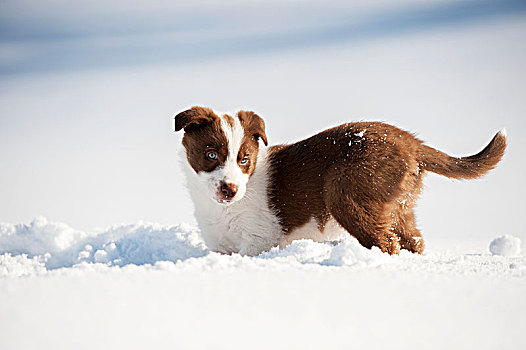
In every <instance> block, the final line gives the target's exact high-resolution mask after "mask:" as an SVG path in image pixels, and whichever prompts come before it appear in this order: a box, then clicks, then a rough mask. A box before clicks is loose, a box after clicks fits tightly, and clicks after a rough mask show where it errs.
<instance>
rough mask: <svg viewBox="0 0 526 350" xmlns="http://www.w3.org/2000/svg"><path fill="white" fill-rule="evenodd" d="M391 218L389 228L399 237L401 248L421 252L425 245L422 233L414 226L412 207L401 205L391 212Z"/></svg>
mask: <svg viewBox="0 0 526 350" xmlns="http://www.w3.org/2000/svg"><path fill="white" fill-rule="evenodd" d="M393 219H394V220H393V222H392V224H391V230H392V231H393V232H394V233H395V234H396V235H397V236H399V237H400V246H401V248H402V249H405V250H409V251H410V252H412V253H418V254H422V253H423V252H424V247H425V245H424V240H423V238H422V234H421V233H420V231H419V230H418V229H417V228H416V222H415V213H414V211H413V207H409V208H405V207H403V205H401V206H400V208H398V209H397V210H396V211H394V212H393Z"/></svg>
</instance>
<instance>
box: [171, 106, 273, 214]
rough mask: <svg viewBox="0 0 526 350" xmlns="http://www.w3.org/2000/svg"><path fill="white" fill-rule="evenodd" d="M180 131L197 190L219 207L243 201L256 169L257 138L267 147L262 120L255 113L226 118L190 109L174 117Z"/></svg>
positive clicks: (206, 111)
mask: <svg viewBox="0 0 526 350" xmlns="http://www.w3.org/2000/svg"><path fill="white" fill-rule="evenodd" d="M181 129H184V132H185V134H184V137H183V146H184V147H185V149H186V158H187V161H188V163H189V165H190V166H191V167H192V169H193V170H194V172H195V180H197V183H198V187H199V189H200V190H201V191H203V192H204V193H205V194H206V195H207V196H208V197H209V198H210V199H212V200H213V201H215V202H217V203H219V204H220V205H229V204H231V203H233V202H235V201H238V200H240V199H241V198H243V196H244V195H245V192H246V189H247V182H248V179H249V178H250V176H252V173H253V172H254V170H255V169H256V163H257V155H258V152H259V142H258V141H259V139H261V140H263V142H264V143H265V145H267V136H266V134H265V122H264V121H263V119H261V118H260V117H259V116H258V115H257V114H255V113H254V112H247V111H239V112H237V113H236V114H233V115H229V114H219V113H215V112H214V111H212V110H211V109H209V108H203V107H192V108H190V109H188V110H186V111H183V112H181V113H179V114H177V115H176V116H175V131H179V130H181ZM193 175H194V174H193Z"/></svg>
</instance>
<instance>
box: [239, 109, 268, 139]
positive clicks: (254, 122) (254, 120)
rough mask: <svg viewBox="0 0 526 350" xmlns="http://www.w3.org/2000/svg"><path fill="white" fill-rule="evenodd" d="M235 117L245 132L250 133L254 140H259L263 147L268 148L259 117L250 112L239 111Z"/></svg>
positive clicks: (263, 124)
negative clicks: (261, 141)
mask: <svg viewBox="0 0 526 350" xmlns="http://www.w3.org/2000/svg"><path fill="white" fill-rule="evenodd" d="M237 116H238V117H239V120H240V121H241V125H243V127H244V128H245V130H246V131H247V132H249V133H251V134H252V136H254V137H255V138H256V140H257V139H258V138H261V139H262V140H263V143H264V144H265V146H268V141H267V134H266V133H265V122H264V121H263V119H261V117H260V116H259V115H257V114H256V113H254V112H251V111H239V112H238V113H237Z"/></svg>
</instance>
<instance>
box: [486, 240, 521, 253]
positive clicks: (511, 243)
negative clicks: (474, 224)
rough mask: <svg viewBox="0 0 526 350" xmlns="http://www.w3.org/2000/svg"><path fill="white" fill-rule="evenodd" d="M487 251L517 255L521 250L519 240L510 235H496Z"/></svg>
mask: <svg viewBox="0 0 526 350" xmlns="http://www.w3.org/2000/svg"><path fill="white" fill-rule="evenodd" d="M489 251H490V252H491V254H493V255H501V256H517V255H519V254H520V252H521V240H520V238H518V237H513V236H511V235H504V236H500V237H497V238H495V239H494V240H492V241H491V243H490V245H489Z"/></svg>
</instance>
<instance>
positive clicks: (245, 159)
mask: <svg viewBox="0 0 526 350" xmlns="http://www.w3.org/2000/svg"><path fill="white" fill-rule="evenodd" d="M240 163H241V164H247V163H248V158H247V157H245V158H243V159H241V162H240Z"/></svg>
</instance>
